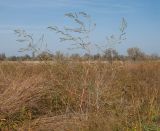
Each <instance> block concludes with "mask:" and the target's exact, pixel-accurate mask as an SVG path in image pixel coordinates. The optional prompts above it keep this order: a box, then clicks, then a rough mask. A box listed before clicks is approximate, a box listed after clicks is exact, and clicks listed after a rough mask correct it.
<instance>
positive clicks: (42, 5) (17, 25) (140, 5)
mask: <svg viewBox="0 0 160 131" xmlns="http://www.w3.org/2000/svg"><path fill="white" fill-rule="evenodd" d="M159 5H160V0H0V53H2V52H4V53H6V54H7V55H19V53H18V49H19V48H20V47H24V45H23V44H20V43H17V42H16V38H17V37H16V35H15V34H14V32H13V30H14V29H25V30H26V31H28V32H30V33H33V34H34V37H35V39H38V37H39V36H40V35H41V34H45V36H46V37H45V38H46V40H47V43H48V48H49V49H50V50H52V51H53V52H55V51H56V50H60V51H62V52H64V53H67V52H70V51H68V49H67V47H68V45H67V44H65V43H63V44H62V43H59V41H58V37H57V35H56V34H55V33H53V32H50V31H49V30H47V29H46V28H47V27H48V26H51V25H53V26H54V25H57V26H63V25H66V24H68V21H66V19H65V17H64V14H65V13H68V12H79V11H85V12H87V13H88V14H90V15H91V16H92V20H93V21H94V22H95V23H96V24H97V27H96V29H95V30H94V32H93V33H92V37H91V41H93V42H94V43H105V39H106V36H109V35H111V34H116V33H118V31H119V25H120V21H121V18H122V17H125V19H126V20H127V23H128V27H127V30H126V32H127V40H126V41H125V42H123V43H122V44H121V45H117V46H116V48H117V50H118V51H119V52H120V53H125V52H126V50H127V48H129V47H135V46H136V47H139V48H141V49H142V50H143V51H145V52H147V53H158V54H160V6H159ZM100 45H101V44H100ZM73 52H80V51H73Z"/></svg>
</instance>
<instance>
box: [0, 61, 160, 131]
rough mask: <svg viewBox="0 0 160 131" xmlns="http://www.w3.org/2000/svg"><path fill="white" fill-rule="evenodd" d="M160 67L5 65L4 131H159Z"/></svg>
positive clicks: (1, 79)
mask: <svg viewBox="0 0 160 131" xmlns="http://www.w3.org/2000/svg"><path fill="white" fill-rule="evenodd" d="M159 96H160V62H159V61H145V62H126V63H123V62H115V63H113V64H109V63H104V62H92V63H90V62H86V63H85V62H83V63H81V62H63V61H60V62H55V63H51V62H42V63H41V62H40V63H36V64H34V63H32V62H29V63H27V62H21V63H20V62H3V63H0V130H2V131H12V130H28V131H159V130H160V97H159Z"/></svg>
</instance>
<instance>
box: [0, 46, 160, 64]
mask: <svg viewBox="0 0 160 131" xmlns="http://www.w3.org/2000/svg"><path fill="white" fill-rule="evenodd" d="M159 59H160V56H159V55H158V54H151V55H148V54H146V53H145V52H143V51H142V50H141V49H140V48H137V47H133V48H128V49H127V55H120V54H119V53H118V51H116V50H115V49H106V50H105V51H104V53H103V54H99V53H97V54H88V53H85V54H84V55H80V54H77V53H76V54H72V55H65V54H63V53H62V52H60V51H57V52H55V53H54V54H52V53H48V52H42V53H40V54H39V55H37V56H34V57H33V56H30V55H28V54H26V55H24V56H10V57H7V56H6V55H5V53H0V61H54V60H103V61H109V62H111V61H127V60H131V61H144V60H159Z"/></svg>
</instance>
